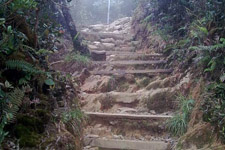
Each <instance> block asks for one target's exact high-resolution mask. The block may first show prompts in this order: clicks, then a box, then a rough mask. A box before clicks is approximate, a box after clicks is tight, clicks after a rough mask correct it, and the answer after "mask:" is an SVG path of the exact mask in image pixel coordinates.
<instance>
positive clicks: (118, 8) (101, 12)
mask: <svg viewBox="0 0 225 150" xmlns="http://www.w3.org/2000/svg"><path fill="white" fill-rule="evenodd" d="M108 2H109V0H75V1H72V2H71V14H72V17H73V19H74V21H75V24H76V26H77V27H79V26H82V25H93V24H100V23H101V24H107V18H108V16H107V15H108ZM136 6H137V2H136V0H111V2H110V15H109V23H111V22H113V21H115V20H117V19H119V18H123V17H131V16H132V14H133V12H134V10H135V8H136Z"/></svg>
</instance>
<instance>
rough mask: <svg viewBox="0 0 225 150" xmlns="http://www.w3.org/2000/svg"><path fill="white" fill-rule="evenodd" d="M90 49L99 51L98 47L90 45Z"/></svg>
mask: <svg viewBox="0 0 225 150" xmlns="http://www.w3.org/2000/svg"><path fill="white" fill-rule="evenodd" d="M88 48H89V49H91V50H97V49H98V47H97V46H96V45H88Z"/></svg>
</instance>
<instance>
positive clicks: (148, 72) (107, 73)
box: [91, 69, 173, 75]
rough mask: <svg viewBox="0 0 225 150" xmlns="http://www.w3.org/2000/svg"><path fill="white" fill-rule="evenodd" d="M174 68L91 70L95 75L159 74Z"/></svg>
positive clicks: (169, 71)
mask: <svg viewBox="0 0 225 150" xmlns="http://www.w3.org/2000/svg"><path fill="white" fill-rule="evenodd" d="M172 71H173V70H172V69H152V70H114V71H107V70H103V71H91V74H93V75H115V74H147V75H158V74H166V73H172Z"/></svg>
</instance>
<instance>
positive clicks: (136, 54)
mask: <svg viewBox="0 0 225 150" xmlns="http://www.w3.org/2000/svg"><path fill="white" fill-rule="evenodd" d="M106 55H116V56H136V57H137V56H146V57H164V56H163V55H162V54H146V53H140V52H123V51H106Z"/></svg>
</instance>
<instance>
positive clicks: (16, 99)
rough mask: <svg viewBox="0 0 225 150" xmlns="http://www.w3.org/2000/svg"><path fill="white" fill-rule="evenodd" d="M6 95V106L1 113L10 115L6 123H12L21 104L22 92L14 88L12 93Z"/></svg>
mask: <svg viewBox="0 0 225 150" xmlns="http://www.w3.org/2000/svg"><path fill="white" fill-rule="evenodd" d="M7 95H8V104H7V106H6V107H5V108H4V109H3V111H4V112H5V113H7V114H10V115H11V117H10V119H9V120H8V121H10V122H12V121H14V119H15V117H16V114H17V112H18V110H19V107H20V106H21V104H22V100H23V97H24V91H22V90H20V89H18V88H16V89H14V90H13V91H12V92H10V93H9V94H7Z"/></svg>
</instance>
